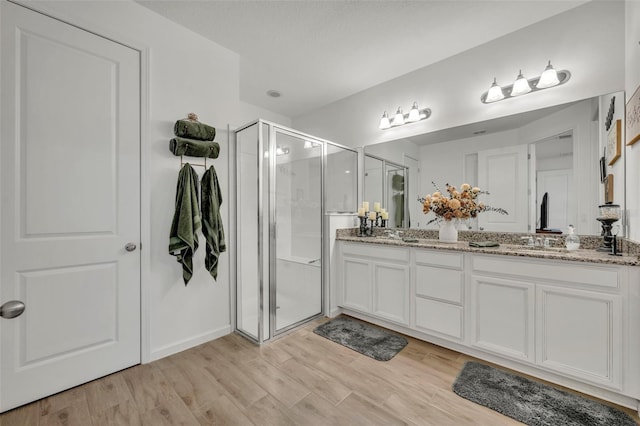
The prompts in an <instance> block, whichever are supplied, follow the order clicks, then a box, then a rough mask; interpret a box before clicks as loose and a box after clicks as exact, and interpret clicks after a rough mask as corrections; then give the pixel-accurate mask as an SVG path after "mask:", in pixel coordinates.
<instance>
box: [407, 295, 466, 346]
mask: <svg viewBox="0 0 640 426" xmlns="http://www.w3.org/2000/svg"><path fill="white" fill-rule="evenodd" d="M416 327H418V328H422V329H425V330H428V331H435V332H437V333H440V334H444V335H447V336H450V337H455V338H456V339H462V307H460V306H455V305H451V304H449V303H445V302H438V301H435V300H429V299H422V298H420V297H417V298H416Z"/></svg>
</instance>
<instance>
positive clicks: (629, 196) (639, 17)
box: [624, 0, 640, 242]
mask: <svg viewBox="0 0 640 426" xmlns="http://www.w3.org/2000/svg"><path fill="white" fill-rule="evenodd" d="M625 22H626V25H625V28H626V33H625V91H626V95H627V99H629V98H630V97H631V95H633V93H634V92H635V91H636V90H637V89H638V87H640V25H638V22H640V2H638V1H636V0H627V1H626V2H625ZM624 157H625V161H626V167H625V170H626V176H627V177H626V179H625V181H626V185H627V186H626V190H625V194H626V207H627V211H628V213H627V217H628V220H627V224H628V231H629V233H628V235H629V238H630V239H632V240H633V241H636V242H640V142H638V143H636V144H635V145H632V146H627V147H626V149H625V155H624Z"/></svg>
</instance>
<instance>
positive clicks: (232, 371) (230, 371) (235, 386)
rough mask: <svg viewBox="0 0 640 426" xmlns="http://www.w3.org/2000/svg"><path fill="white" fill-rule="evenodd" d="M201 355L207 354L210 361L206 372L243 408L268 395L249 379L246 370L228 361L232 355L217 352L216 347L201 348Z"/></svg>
mask: <svg viewBox="0 0 640 426" xmlns="http://www.w3.org/2000/svg"><path fill="white" fill-rule="evenodd" d="M256 352H257V348H256ZM200 353H201V354H202V353H204V354H206V359H208V360H209V362H207V364H206V366H205V367H204V368H205V370H207V371H208V372H209V374H211V375H212V376H213V377H214V378H215V379H216V380H217V381H218V383H220V384H221V385H222V387H223V388H224V389H225V390H226V391H227V393H228V394H229V395H230V396H231V397H232V398H233V399H234V400H235V401H236V402H238V403H239V404H240V405H241V406H242V407H244V408H247V407H249V406H251V404H253V403H254V402H256V401H257V400H259V399H261V398H264V397H265V396H266V395H267V392H266V391H265V390H264V389H263V388H261V387H260V386H259V385H258V384H257V383H256V382H255V381H254V380H252V379H251V378H249V377H247V375H246V374H245V372H246V371H247V370H246V368H244V367H242V366H238V365H237V364H234V363H232V362H231V361H229V360H228V359H227V357H232V354H225V353H224V352H223V351H222V352H221V351H220V350H217V349H216V348H215V345H210V346H207V347H204V348H200Z"/></svg>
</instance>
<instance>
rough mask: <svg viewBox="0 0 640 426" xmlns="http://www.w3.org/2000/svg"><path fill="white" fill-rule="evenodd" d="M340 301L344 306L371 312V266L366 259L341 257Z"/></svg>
mask: <svg viewBox="0 0 640 426" xmlns="http://www.w3.org/2000/svg"><path fill="white" fill-rule="evenodd" d="M341 278H342V279H341V282H342V292H341V293H342V303H341V305H342V306H344V307H346V308H352V309H357V310H359V311H362V312H367V313H370V312H371V266H370V264H369V262H368V261H366V260H363V259H358V258H353V257H348V256H344V257H343V259H342V277H341Z"/></svg>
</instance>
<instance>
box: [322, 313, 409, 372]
mask: <svg viewBox="0 0 640 426" xmlns="http://www.w3.org/2000/svg"><path fill="white" fill-rule="evenodd" d="M313 332H314V333H316V334H317V335H319V336H322V337H325V338H327V339H329V340H332V341H334V342H336V343H339V344H341V345H342V346H346V347H347V348H349V349H353V350H354V351H356V352H360V353H361V354H363V355H367V356H369V357H371V358H373V359H377V360H378V361H389V360H390V359H391V358H393V357H394V356H396V354H397V353H398V352H400V351H401V350H402V348H404V347H405V346H407V339H405V338H404V337H402V336H398V335H397V334H393V333H389V332H388V331H386V330H383V329H381V328H380V327H376V326H375V325H371V324H367V323H365V322H361V321H357V320H355V319H352V318H349V317H345V316H339V317H337V318H334V319H332V320H331V321H328V322H325V323H324V324H322V325H319V326H318V327H316V329H315V330H313Z"/></svg>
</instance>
